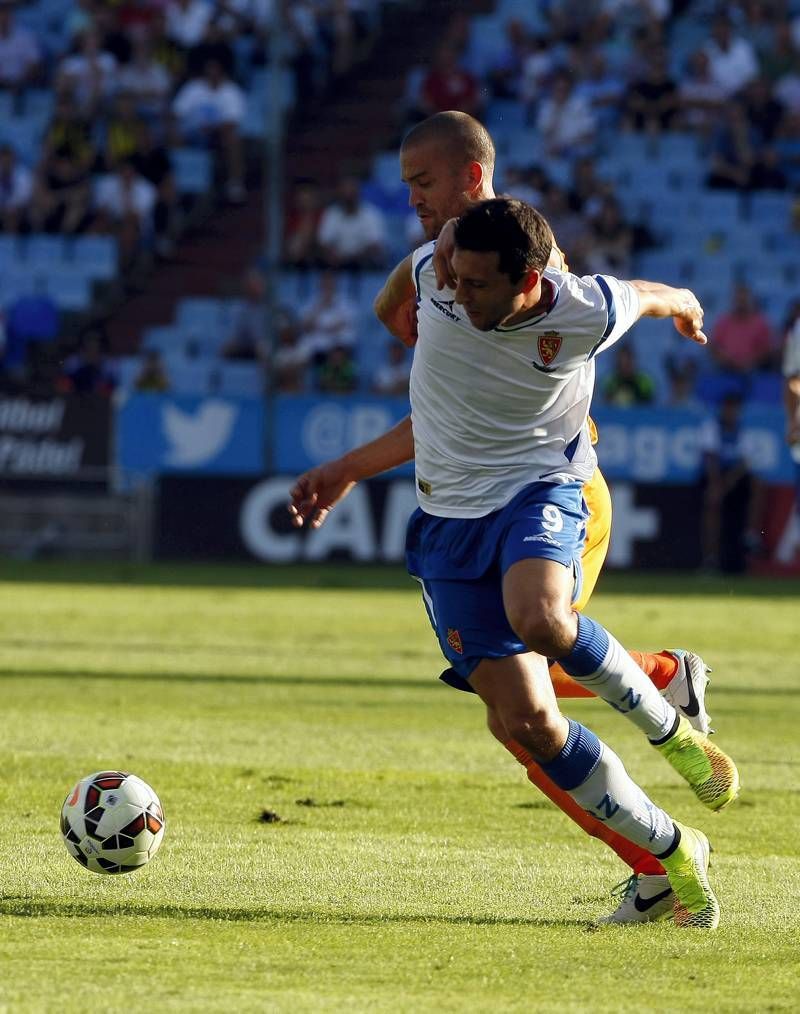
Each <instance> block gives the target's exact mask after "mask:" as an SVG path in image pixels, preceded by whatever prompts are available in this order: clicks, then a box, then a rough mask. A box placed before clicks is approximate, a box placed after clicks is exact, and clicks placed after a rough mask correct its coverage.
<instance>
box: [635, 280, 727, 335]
mask: <svg viewBox="0 0 800 1014" xmlns="http://www.w3.org/2000/svg"><path fill="white" fill-rule="evenodd" d="M630 284H631V285H632V286H633V287H634V289H636V291H637V293H638V294H639V316H640V317H672V319H673V321H674V322H675V327H676V328H677V329H678V331H680V333H681V334H682V335H683V336H684V337H685V338H690V339H691V340H692V341H693V342H697V344H698V345H705V344H706V342H707V341H708V338H707V337H706V336H705V334H704V333H703V308H702V306H701V305H700V302H699V301H698V299H697V296H695V294H694V293H693V292H692V291H691V289H673V288H672V286H671V285H663V284H662V283H661V282H643V281H640V280H637V281H632V282H630Z"/></svg>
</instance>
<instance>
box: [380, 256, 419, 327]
mask: <svg viewBox="0 0 800 1014" xmlns="http://www.w3.org/2000/svg"><path fill="white" fill-rule="evenodd" d="M373 308H374V310H375V316H376V317H377V318H378V320H379V321H380V322H381V323H382V324H383V326H384V327H385V328H386V330H387V331H390V332H391V333H392V334H393V335H394V336H395V338H399V339H400V341H401V342H402V343H403V344H404V345H408V346H409V347H411V346H412V345H414V344H415V342H416V340H417V293H416V289H415V288H414V277H413V275H412V271H411V255H410V254H409V255H408V257H405V258H404V259H403V260H402V261H400V263H399V264H398V265H397V267H396V268H395V269H394V270H393V271H392V273H391V274H390V275H389V277H388V278H387V279H386V281H385V282H384V285H383V288H382V289H381V291H380V292H379V293H378V295H377V296H376V297H375V302H374V303H373Z"/></svg>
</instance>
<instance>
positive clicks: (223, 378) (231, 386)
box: [214, 362, 264, 398]
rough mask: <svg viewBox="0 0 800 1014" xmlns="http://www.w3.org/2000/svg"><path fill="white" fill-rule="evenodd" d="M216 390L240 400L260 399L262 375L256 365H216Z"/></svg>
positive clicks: (262, 383) (258, 366) (262, 385)
mask: <svg viewBox="0 0 800 1014" xmlns="http://www.w3.org/2000/svg"><path fill="white" fill-rule="evenodd" d="M214 379H215V380H216V384H217V386H216V390H217V392H218V393H219V394H227V395H231V396H233V397H240V398H260V397H261V396H262V395H263V394H264V373H263V370H262V368H261V366H260V365H259V364H258V363H235V362H234V363H227V362H222V363H218V364H217V373H216V376H215V378H214Z"/></svg>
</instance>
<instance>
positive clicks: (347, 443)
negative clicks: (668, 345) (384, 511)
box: [274, 395, 794, 485]
mask: <svg viewBox="0 0 800 1014" xmlns="http://www.w3.org/2000/svg"><path fill="white" fill-rule="evenodd" d="M276 402H277V404H276V423H275V462H274V464H275V468H276V470H278V471H281V472H285V473H286V474H289V475H291V474H296V473H297V472H302V471H304V470H305V469H307V468H311V467H313V466H314V465H318V464H319V463H320V462H322V461H325V460H327V459H328V458H333V457H336V456H338V455H340V454H344V453H345V451H349V450H350V449H351V448H353V447H355V446H357V445H358V444H361V443H364V442H365V441H367V440H372V439H374V438H375V437H377V436H380V434H381V433H383V432H385V431H386V430H387V429H389V428H390V427H391V426H393V425H394V424H395V423H397V422H399V421H400V419H402V418H403V416H405V415H407V414H408V410H409V409H408V402H407V401H406V400H405V399H404V398H378V397H374V398H372V397H363V398H358V397H356V398H324V397H318V396H316V397H315V396H293V395H283V396H280V397H278V398H277V399H276ZM592 415H593V417H594V419H595V420H596V422H597V425H598V428H599V431H600V443H599V445H598V448H597V450H598V455H599V458H600V465H601V467H602V469H603V472H604V474H605V475H606V476H607V477H608V478H609V479H617V480H624V481H628V482H637V483H659V484H672V485H680V484H686V483H693V482H695V481H696V480H697V478H698V472H699V468H700V462H701V458H702V450H701V446H702V437H703V430H704V427H706V426H707V425H708V424H709V421H710V420H711V419H712V418H713V416H712V415H711V414H706V413H703V412H697V411H689V410H685V409H665V408H661V409H659V408H653V409H649V408H628V409H608V408H598V410H597V411H596V412H594V411H593V413H592ZM743 423H744V430H745V439H744V443H745V447H746V450H747V455H748V458H749V460H750V462H751V464H752V467H753V468H754V470H755V471H756V472H758V474H759V475H761V477H762V478H764V479H765V480H767V481H769V482H773V483H787V484H788V483H791V482H792V481H793V479H792V476H793V474H794V471H793V465H792V461H791V458H790V457H789V453H788V449H787V447H786V443H785V440H784V425H785V424H784V417H783V411H782V409H781V408H780V407H779V406H777V405H775V406H773V405H758V406H754V407H749V408H746V409H745V410H744V416H743ZM410 472H411V468H410V467H407V468H404V469H401V470H398V474H406V473H408V474H410Z"/></svg>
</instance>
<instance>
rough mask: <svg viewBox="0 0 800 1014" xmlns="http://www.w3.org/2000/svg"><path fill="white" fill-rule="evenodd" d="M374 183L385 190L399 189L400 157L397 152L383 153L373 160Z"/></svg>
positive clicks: (372, 178) (372, 176) (372, 177)
mask: <svg viewBox="0 0 800 1014" xmlns="http://www.w3.org/2000/svg"><path fill="white" fill-rule="evenodd" d="M370 179H371V180H372V182H373V183H375V184H376V185H377V186H379V187H382V188H383V189H384V190H391V189H392V188H393V187H397V185H398V183H399V182H400V157H399V154H398V152H396V151H383V152H381V153H380V154H379V155H376V156H375V158H374V159H373V160H372V175H371V177H370Z"/></svg>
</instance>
